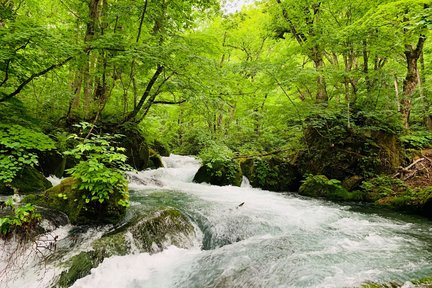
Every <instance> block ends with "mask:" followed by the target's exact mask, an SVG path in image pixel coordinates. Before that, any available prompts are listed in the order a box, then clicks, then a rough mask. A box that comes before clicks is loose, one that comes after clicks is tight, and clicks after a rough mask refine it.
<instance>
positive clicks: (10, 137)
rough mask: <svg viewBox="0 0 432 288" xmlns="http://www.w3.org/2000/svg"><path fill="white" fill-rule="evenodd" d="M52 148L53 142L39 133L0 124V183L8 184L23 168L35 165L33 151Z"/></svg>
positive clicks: (17, 126)
mask: <svg viewBox="0 0 432 288" xmlns="http://www.w3.org/2000/svg"><path fill="white" fill-rule="evenodd" d="M54 148H55V145H54V142H53V141H52V140H51V139H50V138H49V137H48V136H46V135H45V134H42V133H41V132H37V131H34V130H31V129H28V128H25V127H23V126H20V125H5V124H0V170H1V171H2V173H1V174H0V183H10V182H12V180H13V179H14V178H15V176H16V175H17V174H18V172H19V171H20V170H21V169H22V168H23V167H24V166H26V165H28V166H34V165H36V164H37V163H38V161H37V155H36V153H35V151H46V150H51V149H54Z"/></svg>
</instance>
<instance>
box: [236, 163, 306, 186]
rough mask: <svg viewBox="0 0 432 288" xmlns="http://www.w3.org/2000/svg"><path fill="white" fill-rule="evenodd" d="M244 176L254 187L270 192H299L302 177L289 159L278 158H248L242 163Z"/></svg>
mask: <svg viewBox="0 0 432 288" xmlns="http://www.w3.org/2000/svg"><path fill="white" fill-rule="evenodd" d="M240 166H241V170H242V173H243V175H244V176H246V177H247V178H248V179H249V182H250V184H251V185H252V187H258V188H262V189H266V190H270V191H297V189H298V188H299V186H300V180H301V177H300V175H299V173H298V170H297V167H296V166H295V165H293V164H291V162H290V160H289V159H284V158H281V157H276V156H268V157H261V158H248V159H242V160H241V161H240Z"/></svg>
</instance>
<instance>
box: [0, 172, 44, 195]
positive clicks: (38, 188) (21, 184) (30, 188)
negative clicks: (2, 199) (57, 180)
mask: <svg viewBox="0 0 432 288" xmlns="http://www.w3.org/2000/svg"><path fill="white" fill-rule="evenodd" d="M50 187H52V184H51V182H49V181H48V180H47V179H46V178H45V177H44V175H42V173H40V172H39V171H37V170H36V168H33V167H30V166H25V167H24V168H23V169H22V170H21V172H19V173H18V175H17V176H16V177H15V178H14V180H13V181H12V182H11V183H10V184H7V185H5V184H2V183H0V195H12V194H14V193H18V194H30V193H39V192H42V191H45V190H46V189H48V188H50Z"/></svg>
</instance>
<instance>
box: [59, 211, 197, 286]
mask: <svg viewBox="0 0 432 288" xmlns="http://www.w3.org/2000/svg"><path fill="white" fill-rule="evenodd" d="M194 238H195V230H194V227H193V225H192V224H191V223H190V221H189V219H188V218H187V217H186V216H185V215H183V214H182V213H181V212H180V211H178V210H176V209H174V208H171V207H164V208H160V209H158V210H154V211H152V212H149V213H148V214H146V215H144V216H141V217H140V218H138V219H135V220H133V221H131V222H130V223H128V224H127V225H125V226H122V227H121V228H119V229H117V230H116V231H114V232H111V233H109V234H106V235H104V236H103V237H102V238H100V239H98V240H96V241H94V242H93V243H92V248H93V250H91V251H88V252H81V253H80V254H78V255H76V256H74V257H72V258H71V259H70V260H69V261H66V263H64V266H65V267H66V269H65V271H63V272H62V273H61V275H60V278H59V281H58V283H57V285H56V287H70V286H71V285H72V284H73V283H75V281H76V280H78V279H80V278H82V277H85V276H87V275H89V274H90V271H91V269H92V268H95V267H97V266H98V265H99V264H100V263H101V262H102V261H103V259H104V258H106V257H111V256H122V255H127V254H130V253H132V252H136V251H135V250H132V249H138V251H139V252H150V253H152V252H157V251H160V250H163V249H164V248H165V246H167V245H176V246H177V247H182V248H188V245H187V243H188V241H191V239H194ZM132 242H133V243H132Z"/></svg>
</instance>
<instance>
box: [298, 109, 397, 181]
mask: <svg viewBox="0 0 432 288" xmlns="http://www.w3.org/2000/svg"><path fill="white" fill-rule="evenodd" d="M346 121H347V120H346V117H345V115H344V114H342V113H340V114H336V115H315V116H312V117H310V118H309V119H307V121H306V128H305V131H304V142H305V143H304V144H305V146H306V147H307V149H305V150H304V151H302V152H300V153H299V154H298V157H297V162H296V164H297V165H298V167H299V170H300V172H301V174H303V175H306V174H313V175H325V176H327V177H328V178H329V179H338V180H341V181H343V180H344V179H346V178H349V177H351V176H360V177H364V178H368V177H373V176H375V175H380V174H383V173H384V174H389V173H393V172H394V171H395V170H396V169H397V168H398V167H399V166H400V164H401V158H400V154H401V145H400V141H399V138H398V135H397V134H395V133H396V132H392V130H391V129H390V128H388V127H384V126H382V127H381V126H380V125H383V124H382V123H376V122H377V121H375V122H373V121H372V120H371V119H370V118H365V116H364V115H362V114H361V113H359V114H353V115H352V118H351V126H348V125H347V122H346Z"/></svg>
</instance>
